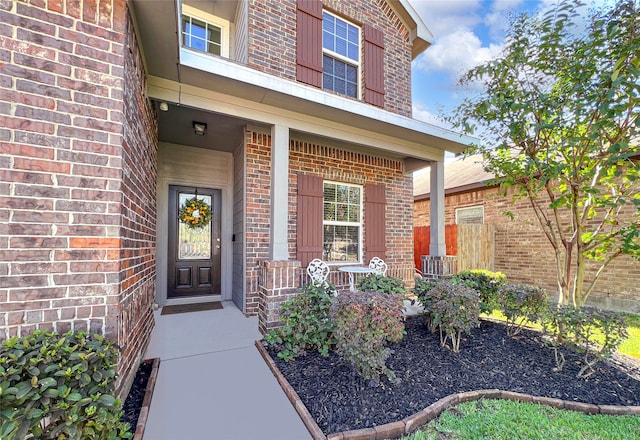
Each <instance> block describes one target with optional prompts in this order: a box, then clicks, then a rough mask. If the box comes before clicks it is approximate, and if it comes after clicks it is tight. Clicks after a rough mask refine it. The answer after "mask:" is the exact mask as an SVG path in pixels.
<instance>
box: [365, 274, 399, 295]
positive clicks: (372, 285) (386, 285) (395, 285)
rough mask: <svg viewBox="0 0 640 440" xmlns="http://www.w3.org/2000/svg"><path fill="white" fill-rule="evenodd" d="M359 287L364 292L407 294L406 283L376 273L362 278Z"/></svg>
mask: <svg viewBox="0 0 640 440" xmlns="http://www.w3.org/2000/svg"><path fill="white" fill-rule="evenodd" d="M357 287H358V289H359V290H361V291H363V292H380V293H387V294H391V293H399V294H404V293H406V289H405V284H404V281H402V280H401V279H399V278H394V277H388V276H385V275H378V274H375V273H371V274H369V275H367V276H365V277H362V279H361V280H360V282H359V283H358V286H357Z"/></svg>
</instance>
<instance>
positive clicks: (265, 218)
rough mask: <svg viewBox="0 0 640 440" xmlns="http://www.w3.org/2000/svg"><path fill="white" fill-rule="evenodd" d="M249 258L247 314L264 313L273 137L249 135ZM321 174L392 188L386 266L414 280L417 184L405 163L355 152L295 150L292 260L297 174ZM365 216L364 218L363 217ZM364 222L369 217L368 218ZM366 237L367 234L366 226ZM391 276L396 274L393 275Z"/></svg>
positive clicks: (292, 238) (298, 145)
mask: <svg viewBox="0 0 640 440" xmlns="http://www.w3.org/2000/svg"><path fill="white" fill-rule="evenodd" d="M246 141H247V151H246V159H247V184H246V188H247V197H246V215H247V218H246V256H247V286H246V299H247V314H256V313H257V312H258V276H259V271H260V267H261V264H262V261H264V260H266V259H268V258H269V233H270V230H269V223H270V215H271V214H270V211H271V210H270V203H271V202H270V189H269V188H270V186H271V172H270V168H271V147H270V145H271V136H270V135H268V134H260V133H256V132H252V131H248V132H247V136H246ZM301 173H304V174H315V175H320V176H322V177H323V178H325V179H327V180H332V181H338V182H344V183H352V184H358V185H364V184H365V183H377V184H384V185H385V186H386V199H387V204H386V238H387V254H386V258H385V261H386V262H387V264H388V265H389V266H390V268H391V269H390V270H391V271H393V274H394V275H396V276H402V277H403V278H405V280H406V281H407V282H408V283H411V282H412V280H413V278H412V277H413V217H412V210H411V208H412V203H413V198H412V193H411V191H412V181H411V177H410V176H405V175H404V174H403V164H402V162H401V161H397V160H391V159H386V158H382V157H378V156H375V155H368V154H363V153H352V152H348V151H345V150H340V149H337V148H333V147H327V146H322V145H317V144H312V143H306V142H302V141H296V140H291V143H290V147H289V206H290V209H289V259H292V260H293V259H295V257H296V248H295V246H296V220H297V217H296V215H297V214H296V199H297V175H298V174H301ZM363 214H364V213H363ZM363 218H364V215H363ZM364 227H365V234H366V225H365V226H364ZM390 274H391V273H390Z"/></svg>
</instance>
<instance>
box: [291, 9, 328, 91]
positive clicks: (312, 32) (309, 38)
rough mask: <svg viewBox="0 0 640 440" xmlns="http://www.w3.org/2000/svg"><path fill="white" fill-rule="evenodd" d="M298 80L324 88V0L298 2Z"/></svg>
mask: <svg viewBox="0 0 640 440" xmlns="http://www.w3.org/2000/svg"><path fill="white" fill-rule="evenodd" d="M296 20H297V21H296V22H297V32H296V79H297V80H298V81H300V82H303V83H305V84H310V85H312V86H315V87H322V0H298V2H297V10H296Z"/></svg>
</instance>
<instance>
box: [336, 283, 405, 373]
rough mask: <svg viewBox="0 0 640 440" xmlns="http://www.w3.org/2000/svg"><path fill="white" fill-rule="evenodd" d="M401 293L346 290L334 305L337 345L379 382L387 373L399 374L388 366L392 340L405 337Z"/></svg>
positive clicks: (356, 366)
mask: <svg viewBox="0 0 640 440" xmlns="http://www.w3.org/2000/svg"><path fill="white" fill-rule="evenodd" d="M402 299H403V296H402V295H398V294H386V293H380V292H364V293H363V292H356V293H352V292H344V293H341V294H340V295H338V297H337V298H336V300H335V301H334V303H333V305H332V307H331V315H332V316H333V320H334V321H335V323H336V333H335V336H336V348H337V351H338V353H339V354H340V355H341V356H342V357H343V358H344V359H346V360H347V361H348V362H350V363H351V364H352V365H353V366H354V367H355V369H356V371H357V372H358V373H359V374H360V375H361V376H362V377H364V378H365V379H369V380H372V381H374V382H375V383H377V382H379V380H380V376H381V375H382V374H385V375H386V376H387V378H388V379H389V380H390V381H391V382H396V376H395V374H394V373H393V371H391V370H390V369H389V368H388V367H387V366H386V360H387V358H388V357H389V355H390V353H391V352H390V350H389V348H388V347H387V345H388V344H389V343H392V342H398V341H401V340H402V338H403V337H404V334H405V331H404V315H403V313H402Z"/></svg>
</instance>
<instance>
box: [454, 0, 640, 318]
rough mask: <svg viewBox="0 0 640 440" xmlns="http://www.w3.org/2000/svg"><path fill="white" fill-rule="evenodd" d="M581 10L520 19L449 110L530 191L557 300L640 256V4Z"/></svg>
mask: <svg viewBox="0 0 640 440" xmlns="http://www.w3.org/2000/svg"><path fill="white" fill-rule="evenodd" d="M582 10H584V8H583V5H582V4H580V3H579V2H578V1H577V0H575V1H571V0H564V1H561V2H560V3H559V4H558V5H557V6H556V7H555V8H553V9H552V10H549V11H548V12H546V13H542V14H540V15H528V14H521V15H519V16H517V17H516V18H514V19H513V20H512V22H511V25H510V29H509V31H508V34H507V40H506V43H505V47H504V50H503V52H502V54H501V55H500V56H499V57H497V58H496V59H494V60H491V61H489V62H487V63H485V64H483V65H480V66H478V67H475V68H473V69H471V70H470V71H469V72H467V73H466V74H465V75H464V76H463V77H462V78H461V80H460V83H461V85H463V86H471V88H472V89H473V88H475V89H476V90H479V91H478V92H477V93H476V94H475V95H474V96H472V97H470V98H468V99H466V100H465V101H464V102H463V103H462V104H461V105H460V106H459V107H458V108H457V109H456V110H455V112H454V113H453V114H452V115H450V117H449V118H448V120H449V121H450V122H452V123H453V124H454V125H456V126H457V127H458V128H462V129H464V130H466V131H467V132H470V133H474V132H477V131H478V129H479V131H480V134H479V139H480V142H479V143H478V145H475V146H474V147H473V148H472V149H471V151H469V154H473V153H477V152H482V153H483V155H484V166H485V169H486V170H487V171H488V172H491V173H493V174H494V175H495V176H497V177H496V181H495V183H499V184H500V185H501V187H502V188H503V189H505V190H506V189H507V188H511V189H512V190H513V193H514V197H516V198H526V199H528V200H529V201H530V203H531V206H532V208H533V210H534V212H535V215H536V218H537V219H538V221H539V225H540V227H541V228H542V231H543V232H544V235H545V236H546V238H547V240H548V242H549V243H550V244H551V246H552V247H553V251H554V255H555V264H556V269H557V277H558V290H559V296H558V301H559V303H561V304H569V303H573V304H574V305H577V306H581V305H583V304H584V302H585V301H586V299H587V297H588V296H589V294H590V293H591V292H592V291H593V288H594V286H595V284H596V282H597V280H598V278H599V277H600V275H601V274H602V272H603V270H604V269H605V268H606V267H607V265H608V264H609V263H610V262H611V261H612V260H614V259H615V258H617V257H619V256H621V255H623V254H626V255H630V256H631V257H633V258H635V259H640V226H639V220H640V187H639V183H640V162H639V160H640V150H639V147H638V144H639V140H640V119H639V114H640V6H639V4H638V3H637V1H633V0H624V1H621V2H618V3H617V4H616V5H615V6H613V7H609V8H603V9H599V10H593V11H591V12H590V13H588V14H587V18H585V16H584V14H583V15H581V14H580V11H582ZM581 20H582V23H581ZM581 24H582V25H584V26H585V27H584V28H583V29H581V28H580V25H581ZM507 214H509V213H507ZM588 260H594V261H595V262H596V269H595V270H594V273H592V274H591V273H590V274H589V277H587V278H588V280H586V281H585V266H586V262H587V261H588Z"/></svg>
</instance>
